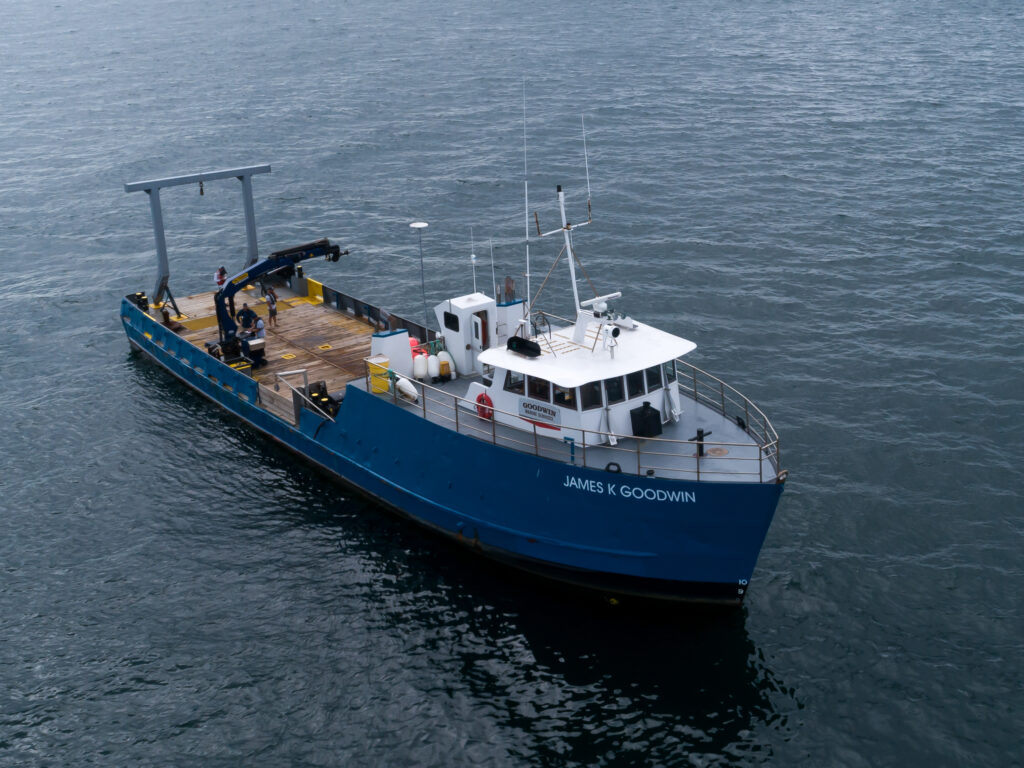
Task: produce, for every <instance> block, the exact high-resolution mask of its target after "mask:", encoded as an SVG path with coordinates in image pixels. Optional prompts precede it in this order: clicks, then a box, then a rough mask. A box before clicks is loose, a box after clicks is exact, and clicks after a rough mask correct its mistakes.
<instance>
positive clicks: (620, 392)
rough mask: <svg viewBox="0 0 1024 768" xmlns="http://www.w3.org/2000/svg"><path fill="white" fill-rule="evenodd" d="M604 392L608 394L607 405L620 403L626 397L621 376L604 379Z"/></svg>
mask: <svg viewBox="0 0 1024 768" xmlns="http://www.w3.org/2000/svg"><path fill="white" fill-rule="evenodd" d="M604 393H605V395H607V396H608V405H612V404H613V403H621V402H622V401H623V400H625V399H626V388H625V387H624V386H623V385H622V377H621V376H616V377H615V378H614V379H605V380H604Z"/></svg>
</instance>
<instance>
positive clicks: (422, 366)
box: [412, 355, 427, 381]
mask: <svg viewBox="0 0 1024 768" xmlns="http://www.w3.org/2000/svg"><path fill="white" fill-rule="evenodd" d="M412 375H413V378H416V379H420V380H421V381H422V380H423V379H425V378H427V356H426V355H416V357H414V358H413V359H412Z"/></svg>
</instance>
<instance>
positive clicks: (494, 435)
mask: <svg viewBox="0 0 1024 768" xmlns="http://www.w3.org/2000/svg"><path fill="white" fill-rule="evenodd" d="M497 444H498V414H496V413H495V412H494V410H493V409H492V410H491V445H497Z"/></svg>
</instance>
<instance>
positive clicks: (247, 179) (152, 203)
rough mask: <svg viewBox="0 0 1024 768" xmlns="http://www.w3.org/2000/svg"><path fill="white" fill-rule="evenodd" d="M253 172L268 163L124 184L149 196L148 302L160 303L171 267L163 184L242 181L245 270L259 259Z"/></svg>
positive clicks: (265, 169) (128, 189) (261, 170)
mask: <svg viewBox="0 0 1024 768" xmlns="http://www.w3.org/2000/svg"><path fill="white" fill-rule="evenodd" d="M257 173H270V166H269V165H251V166H248V167H247V168H229V169H227V170H223V171H209V172H206V173H193V174H190V175H188V176H169V177H168V178H166V179H153V180H151V181H135V182H132V183H130V184H125V185H124V191H125V192H139V191H142V192H145V193H146V194H147V195H149V209H150V211H151V212H152V214H153V236H154V237H155V238H156V267H157V276H156V288H154V289H153V295H152V296H151V297H150V302H151V303H152V304H160V303H161V302H162V301H163V298H164V294H165V293H166V292H167V281H168V279H169V278H170V276H171V268H170V265H169V264H168V262H167V241H166V240H165V239H164V217H163V212H162V211H161V209H160V190H161V188H163V187H177V186H181V185H182V184H196V183H198V184H202V183H203V182H204V181H216V180H217V179H230V178H231V177H234V178H236V179H238V180H239V181H240V182H242V204H243V205H244V206H245V236H246V240H247V241H248V250H247V252H246V260H245V263H244V264H243V265H242V269H245V268H246V267H248V266H249V265H250V264H255V263H256V260H257V259H258V258H259V256H258V254H257V251H256V213H255V210H254V209H253V204H252V177H253V175H254V174H257Z"/></svg>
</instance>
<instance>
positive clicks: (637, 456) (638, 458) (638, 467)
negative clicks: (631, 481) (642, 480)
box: [636, 440, 640, 477]
mask: <svg viewBox="0 0 1024 768" xmlns="http://www.w3.org/2000/svg"><path fill="white" fill-rule="evenodd" d="M636 476H637V477H640V441H639V440H637V441H636Z"/></svg>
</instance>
